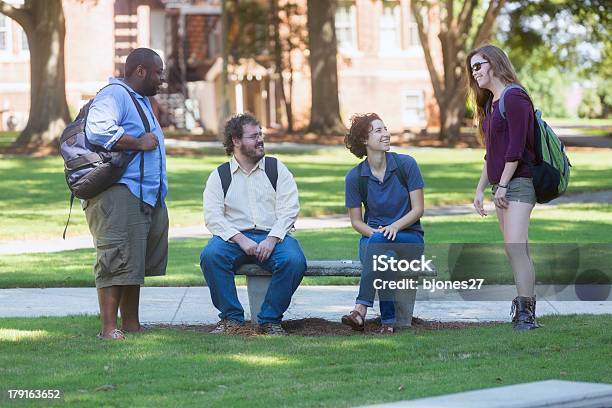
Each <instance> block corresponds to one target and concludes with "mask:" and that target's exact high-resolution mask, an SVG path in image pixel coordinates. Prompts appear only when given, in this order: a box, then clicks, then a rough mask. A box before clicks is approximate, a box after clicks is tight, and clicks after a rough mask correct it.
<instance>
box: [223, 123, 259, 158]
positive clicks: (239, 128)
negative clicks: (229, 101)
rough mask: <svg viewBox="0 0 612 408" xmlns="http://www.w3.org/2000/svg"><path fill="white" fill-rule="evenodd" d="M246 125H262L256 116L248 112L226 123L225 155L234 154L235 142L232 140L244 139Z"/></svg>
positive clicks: (224, 134) (224, 132) (224, 135)
mask: <svg viewBox="0 0 612 408" xmlns="http://www.w3.org/2000/svg"><path fill="white" fill-rule="evenodd" d="M244 125H256V126H260V123H259V121H258V120H257V119H256V118H255V116H253V115H252V114H250V113H248V112H245V113H238V114H236V115H234V116H232V117H231V118H229V119H228V120H227V122H225V130H224V131H223V137H224V138H223V146H224V147H225V154H227V155H228V156H231V155H232V154H233V153H234V141H233V140H232V139H233V138H236V139H242V136H243V133H244V129H243V126H244Z"/></svg>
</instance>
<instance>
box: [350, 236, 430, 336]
mask: <svg viewBox="0 0 612 408" xmlns="http://www.w3.org/2000/svg"><path fill="white" fill-rule="evenodd" d="M423 242H424V240H423V234H422V233H420V232H417V231H410V230H409V231H400V232H398V233H397V235H396V236H395V241H391V240H389V239H387V238H385V236H384V235H383V234H382V233H381V232H376V233H374V234H373V235H372V236H371V237H369V238H367V237H361V239H360V240H359V259H360V260H361V264H362V265H363V268H362V270H361V280H360V281H359V294H358V295H357V300H356V301H355V303H357V304H359V305H365V306H368V307H372V306H374V297H375V296H376V289H374V279H375V278H376V277H377V275H376V274H375V273H368V272H366V271H367V270H368V268H367V267H366V265H368V266H369V265H371V264H372V256H373V255H375V254H376V255H380V254H378V253H377V252H379V251H380V249H382V248H383V247H382V246H378V245H376V244H379V245H380V244H423ZM372 245H374V247H372ZM377 249H378V250H379V251H377ZM410 252H411V253H415V249H414V248H413V249H411V250H410ZM417 252H418V251H417ZM415 254H416V253H415ZM370 270H371V267H370ZM378 277H380V276H378ZM378 296H379V303H380V318H381V321H382V322H383V323H384V324H395V302H394V301H392V300H381V299H383V298H384V299H393V298H394V294H393V291H391V290H387V291H386V293H385V295H384V296H382V295H381V294H380V293H379V295H378Z"/></svg>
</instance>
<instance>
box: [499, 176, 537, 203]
mask: <svg viewBox="0 0 612 408" xmlns="http://www.w3.org/2000/svg"><path fill="white" fill-rule="evenodd" d="M496 191H497V184H494V185H493V188H492V189H491V194H492V195H495V192H496ZM506 200H508V201H517V202H519V203H529V204H532V205H535V203H536V201H537V200H536V193H535V189H534V188H533V181H532V180H531V179H530V178H528V177H516V178H513V179H512V180H510V182H509V183H508V190H506Z"/></svg>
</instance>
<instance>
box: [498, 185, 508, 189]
mask: <svg viewBox="0 0 612 408" xmlns="http://www.w3.org/2000/svg"><path fill="white" fill-rule="evenodd" d="M497 187H501V188H506V189H507V188H508V185H507V184H506V185H505V186H504V185H503V184H498V185H497Z"/></svg>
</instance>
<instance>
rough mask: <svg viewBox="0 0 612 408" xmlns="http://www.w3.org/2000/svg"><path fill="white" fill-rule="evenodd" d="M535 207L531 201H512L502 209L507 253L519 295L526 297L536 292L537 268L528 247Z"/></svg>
mask: <svg viewBox="0 0 612 408" xmlns="http://www.w3.org/2000/svg"><path fill="white" fill-rule="evenodd" d="M533 207H534V206H533V205H532V204H529V203H521V202H517V201H510V202H509V203H508V208H506V209H503V210H501V211H502V218H503V234H504V243H505V245H506V254H507V255H508V259H509V260H510V265H511V266H512V272H513V274H514V282H515V284H516V290H517V292H518V295H519V296H525V297H533V296H534V294H535V269H534V267H533V262H532V260H531V257H530V256H529V247H528V233H529V219H530V217H531V211H532V210H533ZM498 211H500V210H499V209H498Z"/></svg>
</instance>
